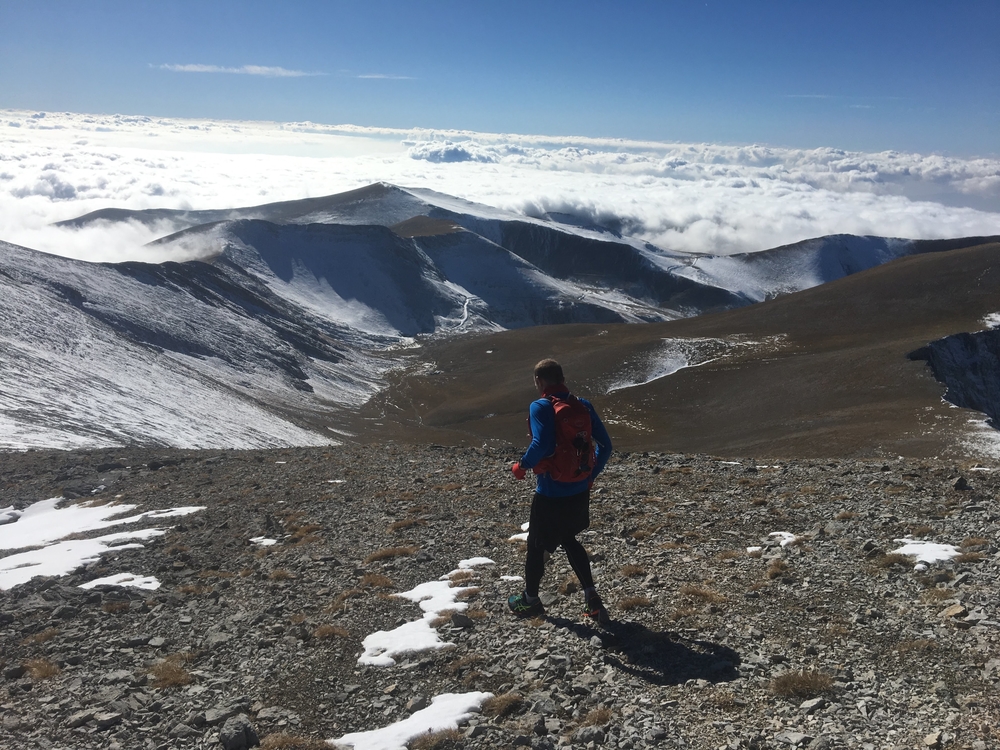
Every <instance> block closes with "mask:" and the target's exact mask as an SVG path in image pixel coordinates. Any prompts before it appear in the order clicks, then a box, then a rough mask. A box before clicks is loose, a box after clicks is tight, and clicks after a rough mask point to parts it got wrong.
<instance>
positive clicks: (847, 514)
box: [834, 510, 858, 521]
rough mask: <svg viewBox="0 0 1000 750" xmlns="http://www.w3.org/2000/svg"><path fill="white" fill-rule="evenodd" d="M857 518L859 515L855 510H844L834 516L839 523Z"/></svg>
mask: <svg viewBox="0 0 1000 750" xmlns="http://www.w3.org/2000/svg"><path fill="white" fill-rule="evenodd" d="M857 517H858V514H857V513H855V512H854V511H853V510H842V511H841V512H840V513H838V514H837V515H835V516H834V518H835V519H836V520H838V521H850V520H852V519H854V518H857Z"/></svg>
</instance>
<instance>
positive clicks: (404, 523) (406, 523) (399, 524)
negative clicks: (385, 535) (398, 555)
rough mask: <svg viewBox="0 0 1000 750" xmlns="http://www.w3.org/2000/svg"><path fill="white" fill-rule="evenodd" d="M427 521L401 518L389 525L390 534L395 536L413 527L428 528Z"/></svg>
mask: <svg viewBox="0 0 1000 750" xmlns="http://www.w3.org/2000/svg"><path fill="white" fill-rule="evenodd" d="M426 525H427V521H425V520H423V519H422V518H401V519H400V520H398V521H393V522H392V523H390V524H389V532H390V533H392V534H395V533H396V532H397V531H404V530H406V529H409V528H412V527H413V526H426Z"/></svg>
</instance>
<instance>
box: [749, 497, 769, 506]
mask: <svg viewBox="0 0 1000 750" xmlns="http://www.w3.org/2000/svg"><path fill="white" fill-rule="evenodd" d="M750 504H751V505H756V506H757V507H758V508H759V507H760V506H762V505H767V498H766V497H755V498H754V499H753V500H751V501H750Z"/></svg>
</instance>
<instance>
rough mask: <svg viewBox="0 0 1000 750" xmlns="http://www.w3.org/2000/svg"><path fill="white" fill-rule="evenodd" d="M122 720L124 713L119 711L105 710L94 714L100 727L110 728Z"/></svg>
mask: <svg viewBox="0 0 1000 750" xmlns="http://www.w3.org/2000/svg"><path fill="white" fill-rule="evenodd" d="M121 720H122V715H121V714H120V713H118V712H117V711H104V712H102V713H99V714H95V715H94V721H95V722H97V728H98V729H110V728H111V727H113V726H115V725H116V724H118V723H119V722H120V721H121Z"/></svg>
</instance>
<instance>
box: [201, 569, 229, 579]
mask: <svg viewBox="0 0 1000 750" xmlns="http://www.w3.org/2000/svg"><path fill="white" fill-rule="evenodd" d="M233 575H234V574H233V573H230V572H228V571H225V570H201V571H199V572H198V577H199V578H232V577H233Z"/></svg>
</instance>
